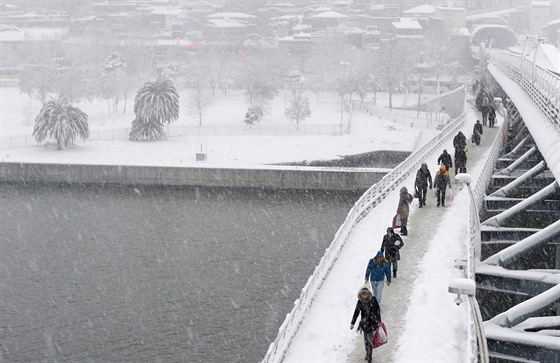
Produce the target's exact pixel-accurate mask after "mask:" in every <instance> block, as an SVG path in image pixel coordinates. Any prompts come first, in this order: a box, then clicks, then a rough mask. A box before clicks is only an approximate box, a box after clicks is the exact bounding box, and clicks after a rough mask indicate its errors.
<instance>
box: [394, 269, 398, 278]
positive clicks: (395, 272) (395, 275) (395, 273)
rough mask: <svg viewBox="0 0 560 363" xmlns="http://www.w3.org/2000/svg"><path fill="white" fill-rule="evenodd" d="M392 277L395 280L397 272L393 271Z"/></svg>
mask: <svg viewBox="0 0 560 363" xmlns="http://www.w3.org/2000/svg"><path fill="white" fill-rule="evenodd" d="M393 277H394V278H397V270H393Z"/></svg>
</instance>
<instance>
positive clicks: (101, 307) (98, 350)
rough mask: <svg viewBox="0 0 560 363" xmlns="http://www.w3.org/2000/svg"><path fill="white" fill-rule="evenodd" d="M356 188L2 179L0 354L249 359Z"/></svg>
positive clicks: (260, 351) (21, 357)
mask: <svg viewBox="0 0 560 363" xmlns="http://www.w3.org/2000/svg"><path fill="white" fill-rule="evenodd" d="M357 197H358V196H356V195H336V194H328V193H316V192H314V193H311V194H308V193H304V192H274V193H273V192H259V191H243V190H236V191H232V190H223V189H222V190H211V189H194V188H189V189H185V188H158V187H125V186H91V185H90V186H83V185H72V186H70V185H63V184H60V185H59V184H41V185H37V184H33V185H23V184H17V185H16V184H0V362H221V361H227V362H257V361H260V360H261V359H262V358H263V356H264V354H265V352H266V350H267V349H268V345H269V344H270V342H271V341H272V340H273V339H274V338H275V337H276V334H277V332H278V328H279V327H280V324H281V323H282V322H283V321H284V318H285V316H286V314H287V313H288V312H289V311H290V310H291V308H292V306H293V302H294V300H295V299H297V297H298V296H299V293H300V291H301V288H302V287H303V286H304V285H305V283H306V281H307V279H308V277H309V276H310V275H311V274H312V273H313V270H314V268H315V266H316V265H317V263H318V262H319V260H320V258H321V257H322V256H323V254H324V250H325V248H327V247H328V246H329V244H330V242H331V241H332V239H333V236H334V234H335V232H336V231H337V229H338V227H339V226H340V225H341V224H342V222H343V221H344V218H345V216H346V214H347V213H348V211H349V210H350V208H351V207H352V204H353V203H354V201H355V200H356V199H357Z"/></svg>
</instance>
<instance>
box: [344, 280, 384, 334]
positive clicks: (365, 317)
mask: <svg viewBox="0 0 560 363" xmlns="http://www.w3.org/2000/svg"><path fill="white" fill-rule="evenodd" d="M358 315H360V325H358V329H359V330H362V331H363V332H364V333H371V332H372V331H374V330H375V329H376V328H377V325H379V324H380V323H381V309H379V304H378V303H377V299H376V298H375V297H374V296H373V294H372V293H371V291H369V289H367V288H362V289H360V291H359V292H358V302H357V303H356V308H355V309H354V315H352V321H351V322H350V324H352V325H354V324H355V323H356V320H357V319H358Z"/></svg>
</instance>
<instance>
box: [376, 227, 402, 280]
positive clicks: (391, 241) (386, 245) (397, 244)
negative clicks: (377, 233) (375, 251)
mask: <svg viewBox="0 0 560 363" xmlns="http://www.w3.org/2000/svg"><path fill="white" fill-rule="evenodd" d="M403 246H404V241H403V240H402V238H401V236H399V235H398V234H397V233H395V231H394V230H393V228H391V227H389V228H387V234H386V235H384V236H383V242H381V252H383V253H384V254H385V258H386V259H387V260H388V261H389V262H390V263H391V264H392V265H393V266H392V267H393V277H395V278H396V277H397V270H398V269H399V263H398V261H399V260H400V259H401V253H400V249H401V248H402V247H403Z"/></svg>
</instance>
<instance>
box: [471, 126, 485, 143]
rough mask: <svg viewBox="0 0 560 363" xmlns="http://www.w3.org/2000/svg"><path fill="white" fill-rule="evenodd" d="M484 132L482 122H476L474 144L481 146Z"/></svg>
mask: <svg viewBox="0 0 560 363" xmlns="http://www.w3.org/2000/svg"><path fill="white" fill-rule="evenodd" d="M483 132H484V130H483V129H482V124H481V123H480V120H476V123H475V124H474V127H473V136H472V142H474V143H475V144H477V145H480V137H481V136H482V133H483Z"/></svg>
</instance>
